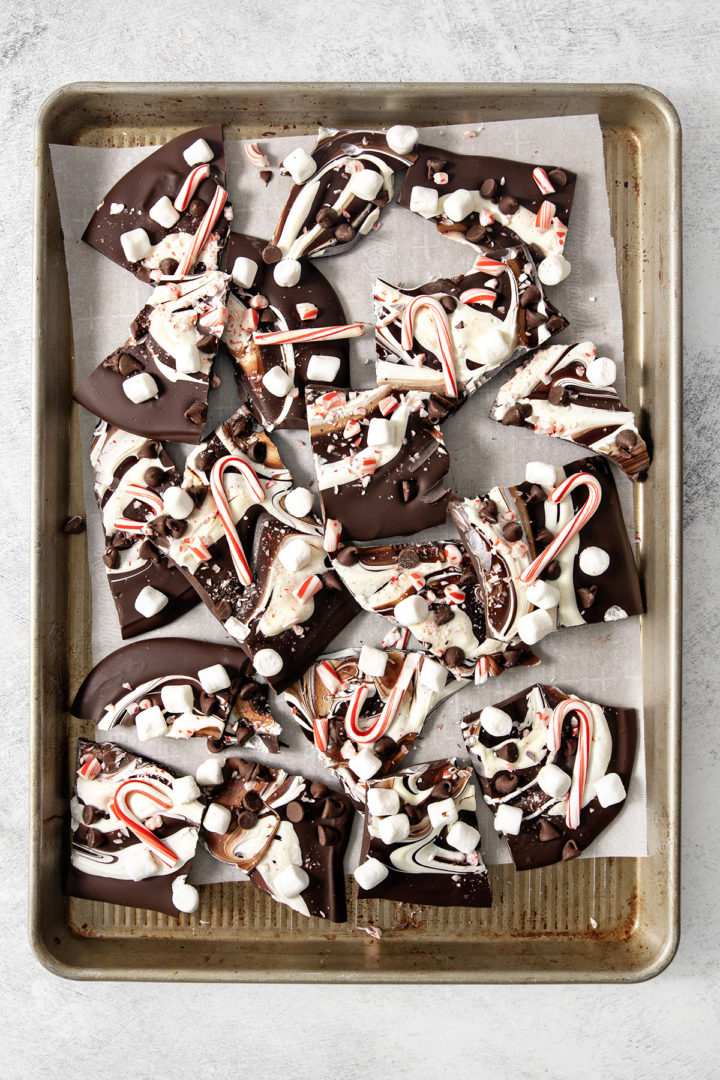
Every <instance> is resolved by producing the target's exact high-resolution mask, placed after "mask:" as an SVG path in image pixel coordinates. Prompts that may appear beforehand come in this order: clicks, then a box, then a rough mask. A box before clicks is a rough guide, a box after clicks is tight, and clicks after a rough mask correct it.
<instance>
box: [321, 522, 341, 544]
mask: <svg viewBox="0 0 720 1080" xmlns="http://www.w3.org/2000/svg"><path fill="white" fill-rule="evenodd" d="M341 535H342V525H341V524H340V522H339V521H336V519H335V518H328V519H327V521H326V522H325V533H324V535H323V548H324V550H325V551H328V552H332V551H337V549H338V544H339V543H340V537H341Z"/></svg>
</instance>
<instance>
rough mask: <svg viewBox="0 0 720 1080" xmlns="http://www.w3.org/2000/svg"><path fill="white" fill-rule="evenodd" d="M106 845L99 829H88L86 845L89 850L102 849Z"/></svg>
mask: <svg viewBox="0 0 720 1080" xmlns="http://www.w3.org/2000/svg"><path fill="white" fill-rule="evenodd" d="M104 843H105V837H104V835H103V833H101V832H100V830H99V829H88V831H87V833H86V835H85V845H86V847H89V848H101V847H102V846H103V844H104Z"/></svg>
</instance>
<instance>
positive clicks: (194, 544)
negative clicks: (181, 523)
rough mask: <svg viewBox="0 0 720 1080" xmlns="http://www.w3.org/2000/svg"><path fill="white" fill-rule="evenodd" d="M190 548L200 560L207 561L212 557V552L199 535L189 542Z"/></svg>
mask: <svg viewBox="0 0 720 1080" xmlns="http://www.w3.org/2000/svg"><path fill="white" fill-rule="evenodd" d="M188 550H189V551H192V553H193V555H195V556H196V557H197V558H198V559H199V560H200V562H207V561H208V559H209V558H210V552H209V551H208V549H207V547H206V546H205V544H203V542H202V540H201V539H200V537H199V536H196V537H195V538H194V539H192V540H190V541H189V542H188Z"/></svg>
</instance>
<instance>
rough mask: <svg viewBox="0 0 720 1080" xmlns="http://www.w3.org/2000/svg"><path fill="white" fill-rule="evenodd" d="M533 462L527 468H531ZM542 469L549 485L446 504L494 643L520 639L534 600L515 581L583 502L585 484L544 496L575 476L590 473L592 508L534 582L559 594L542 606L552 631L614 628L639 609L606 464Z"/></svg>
mask: <svg viewBox="0 0 720 1080" xmlns="http://www.w3.org/2000/svg"><path fill="white" fill-rule="evenodd" d="M538 464H539V463H537V462H534V463H531V468H533V467H534V468H537V466H538ZM541 468H542V469H543V470H545V471H547V476H548V477H551V476H554V478H555V482H554V483H553V484H550V483H549V482H548V483H546V484H545V485H540V484H537V483H533V482H532V481H528V480H525V481H524V482H523V483H521V484H518V485H515V486H508V487H495V488H492V489H491V490H490V491H489V492H488V494H487V495H485V496H478V497H477V498H476V499H463V500H460V499H458V500H455V501H454V502H453V504H452V506H451V514H452V517H453V520H454V522H455V525H456V527H457V529H458V532H459V533H460V536H461V537H462V539H463V541H464V543H465V545H466V547H467V549H468V551H469V553H470V557H471V559H472V561H473V565H474V566H475V570H476V573H477V575H478V578H479V579H480V581H481V582H482V584H483V589H484V595H485V618H486V627H487V633H488V635H491V636H492V637H496V638H498V639H499V640H501V641H509V640H512V639H513V638H515V637H516V636H518V635H520V637H521V638H524V636H525V631H524V629H523V625H524V624H523V619H524V618H525V617H526V616H528V615H529V614H530V613H531V612H532V611H533V606H534V605H533V602H532V599H531V597H532V595H533V594H531V596H530V597H529V596H528V588H529V587H532V586H528V585H527V584H525V583H524V582H523V581H522V580H521V574H522V573H523V571H525V570H526V569H527V567H528V566H529V565H530V564H531V563H532V562H533V561H534V560H535V559H536V558H537V557H538V556H539V555H540V554H542V552H543V551H545V550H546V549H547V548H548V546H549V544H550V543H551V542H552V541H553V539H554V537H555V534H556V533H558V532H560V531H561V530H562V529H563V528H564V527H565V526H566V525H567V524H568V522H570V521H571V520H572V519H573V517H574V515H575V514H577V513H578V511H579V510H580V509H581V507H582V506H583V505H584V504H585V502H586V500H587V498H588V489H587V487H586V486H585V485H580V486H579V487H578V488H576V489H575V490H574V491H572V492H571V493H569V494H567V495H565V497H564V498H562V499H561V500H560V502H559V503H557V504H553V503H551V502H550V501H549V500H548V498H547V496H548V495H549V494H550V492H551V491H552V490H554V489H555V488H556V487H558V486H559V485H560V484H561V483H563V482H564V481H565V480H566V479H567V478H569V477H572V476H574V475H576V474H578V473H584V474H589V475H590V476H591V477H592V478H594V480H595V481H596V482H597V484H598V486H599V492H598V493H599V500H598V506H597V509H596V511H595V513H594V514H593V515H592V516H591V517H590V518H589V520H587V521H586V523H585V524H584V525H582V527H581V528H580V530H579V532H578V533H577V534H576V535H575V537H573V538H572V539H570V541H569V542H568V543H567V544H566V545H565V546H564V547H563V549H562V550H561V551H560V552H559V553H558V555H557V557H556V558H554V559H552V560H551V561H550V562H549V563H548V565H547V566H546V567H545V568H544V569H543V570H542V571H541V572H540V574H539V576H538V578H537V581H539V582H546V583H548V584H549V585H550V586H552V588H554V589H556V590H557V591H558V592H559V603H558V604H555V605H552V604H550V605H548V606H547V607H546V610H547V612H548V615H549V616H550V618H551V620H552V623H553V626H552V628H553V629H554V628H556V627H561V626H582V625H584V624H585V623H598V622H613V621H614V620H616V619H624V618H627V616H629V615H640V614H641V613H642V612H643V610H644V606H643V601H642V595H641V591H640V582H639V578H638V571H637V567H636V565H635V560H634V557H633V552H632V549H631V547H630V541H629V539H628V535H627V530H626V528H625V522H624V520H623V516H622V510H621V507H620V501H619V499H618V495H617V488H616V487H615V481H614V479H613V475H612V470H611V468H610V465H609V464H608V462H607V461H606V460H605V459H603V458H599V457H592V458H583V459H581V460H579V461H573V462H571V463H570V464H569V465H565V466H559V467H558V468H557V469H556V468H555V466H548V465H543V466H541ZM530 475H534V473H533V472H531V473H530ZM508 524H511V525H520V526H521V527H522V537H521V538H520V539H516V540H508V539H506V537H505V536H504V529H505V528H506V527H507V525H508ZM598 550H599V552H600V558H601V559H602V560H603V561H606V562H607V564H608V565H607V567H606V569H604V570H603V569H601V567H598V566H597V565H593V563H597V556H598ZM591 589H594V590H595V592H594V594H593V596H594V599H593V602H592V603H591V604H590V605H587V604H586V597H585V596H584V592H585V591H588V590H591ZM546 604H547V601H546ZM535 640H537V638H536V639H535Z"/></svg>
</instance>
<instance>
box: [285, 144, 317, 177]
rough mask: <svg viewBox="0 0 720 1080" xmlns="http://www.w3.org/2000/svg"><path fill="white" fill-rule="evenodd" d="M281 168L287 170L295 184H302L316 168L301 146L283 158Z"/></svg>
mask: <svg viewBox="0 0 720 1080" xmlns="http://www.w3.org/2000/svg"><path fill="white" fill-rule="evenodd" d="M283 168H284V169H287V171H288V172H289V173H290V175H291V176H292V178H293V182H294V183H296V184H304V183H305V181H306V180H309V179H310V177H311V176H312V175H313V173H314V172H315V170H316V168H317V166H316V164H315V162H314V160H313V159H312V157H311V156H310V154H308V152H307V150H304V149H303V148H302V146H297V147H296V148H295V149H294V150H291V151H290V153H289V154H288V155H287V157H286V158H283Z"/></svg>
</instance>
